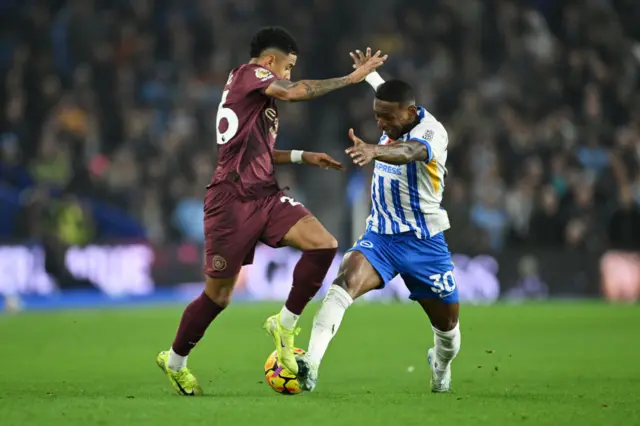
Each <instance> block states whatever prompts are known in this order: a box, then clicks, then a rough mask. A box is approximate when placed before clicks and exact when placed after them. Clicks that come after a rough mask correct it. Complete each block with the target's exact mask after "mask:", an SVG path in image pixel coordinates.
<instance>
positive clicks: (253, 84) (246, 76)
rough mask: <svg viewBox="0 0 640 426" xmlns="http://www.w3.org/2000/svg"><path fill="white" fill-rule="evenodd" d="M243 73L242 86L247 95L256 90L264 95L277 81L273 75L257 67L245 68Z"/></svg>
mask: <svg viewBox="0 0 640 426" xmlns="http://www.w3.org/2000/svg"><path fill="white" fill-rule="evenodd" d="M243 71H244V72H243V75H242V83H243V84H242V85H243V87H244V89H245V90H246V92H247V93H249V92H253V91H255V90H257V91H259V92H260V93H262V94H264V92H265V90H266V89H267V87H269V85H270V84H271V83H273V82H274V81H276V80H279V78H278V77H276V75H275V74H274V73H272V72H271V71H269V70H268V69H266V68H264V67H261V66H259V65H255V66H250V67H246V68H245V69H244V70H243Z"/></svg>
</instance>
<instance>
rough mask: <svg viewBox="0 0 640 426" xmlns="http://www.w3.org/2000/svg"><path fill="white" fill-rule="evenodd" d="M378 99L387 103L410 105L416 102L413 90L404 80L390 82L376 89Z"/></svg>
mask: <svg viewBox="0 0 640 426" xmlns="http://www.w3.org/2000/svg"><path fill="white" fill-rule="evenodd" d="M376 98H377V99H380V100H381V101H386V102H399V103H401V104H409V103H413V102H415V101H416V97H415V95H414V94H413V88H412V87H411V86H410V85H409V83H406V82H404V81H402V80H388V81H385V82H384V83H382V84H381V85H380V86H378V88H377V89H376Z"/></svg>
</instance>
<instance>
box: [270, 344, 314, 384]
mask: <svg viewBox="0 0 640 426" xmlns="http://www.w3.org/2000/svg"><path fill="white" fill-rule="evenodd" d="M294 353H295V354H296V356H299V355H304V353H305V352H304V351H303V350H302V349H300V348H295V350H294ZM264 375H265V377H266V379H267V383H269V386H271V389H273V390H274V391H276V392H278V393H281V394H284V395H295V394H298V393H301V392H302V388H301V387H300V382H298V379H297V378H296V376H295V375H294V374H291V373H290V372H289V371H288V370H286V369H285V368H284V367H282V366H281V365H280V363H278V353H277V352H276V351H273V352H272V353H271V355H269V358H267V362H265V363H264Z"/></svg>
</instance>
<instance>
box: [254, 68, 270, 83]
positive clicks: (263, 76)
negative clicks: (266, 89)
mask: <svg viewBox="0 0 640 426" xmlns="http://www.w3.org/2000/svg"><path fill="white" fill-rule="evenodd" d="M256 77H258V78H259V79H260V81H267V80H269V79H270V78H273V74H271V71H269V70H266V69H264V68H256Z"/></svg>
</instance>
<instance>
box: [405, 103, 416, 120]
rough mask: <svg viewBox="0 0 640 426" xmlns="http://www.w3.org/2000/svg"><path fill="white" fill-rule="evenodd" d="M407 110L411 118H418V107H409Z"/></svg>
mask: <svg viewBox="0 0 640 426" xmlns="http://www.w3.org/2000/svg"><path fill="white" fill-rule="evenodd" d="M407 109H408V111H409V115H410V116H411V118H415V117H417V116H418V107H416V106H415V105H409V107H408V108H407Z"/></svg>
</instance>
